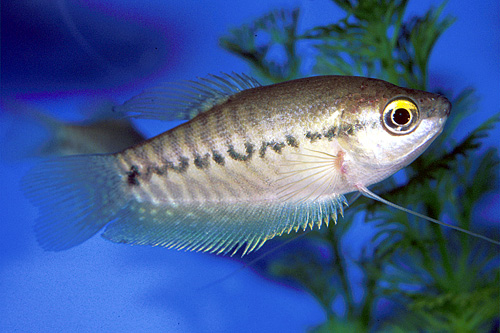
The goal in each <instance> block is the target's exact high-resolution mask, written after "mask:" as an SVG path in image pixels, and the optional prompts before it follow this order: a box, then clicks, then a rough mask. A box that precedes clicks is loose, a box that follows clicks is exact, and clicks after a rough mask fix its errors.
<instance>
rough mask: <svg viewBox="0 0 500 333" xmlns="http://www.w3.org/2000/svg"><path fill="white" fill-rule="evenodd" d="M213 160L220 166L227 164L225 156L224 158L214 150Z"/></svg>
mask: <svg viewBox="0 0 500 333" xmlns="http://www.w3.org/2000/svg"><path fill="white" fill-rule="evenodd" d="M212 159H213V160H214V162H215V163H217V164H219V165H224V164H225V163H226V161H225V160H224V156H222V155H221V154H220V153H219V152H218V151H217V150H212Z"/></svg>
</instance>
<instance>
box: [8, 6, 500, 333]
mask: <svg viewBox="0 0 500 333" xmlns="http://www.w3.org/2000/svg"><path fill="white" fill-rule="evenodd" d="M235 3H236V2H233V1H222V0H217V1H206V2H205V1H195V0H186V1H137V2H136V1H119V0H109V1H106V2H102V1H97V0H96V1H92V0H91V1H85V2H84V1H63V0H61V1H55V2H48V1H47V2H45V1H38V2H17V1H16V2H14V1H12V2H8V3H5V2H2V4H1V6H2V8H1V33H2V36H1V50H2V57H1V61H2V62H1V80H2V81H1V97H2V99H4V98H9V99H11V98H15V99H18V100H21V101H30V102H32V103H36V104H35V105H41V106H43V107H44V108H45V109H46V110H49V112H51V113H52V114H54V115H57V116H59V117H61V118H64V119H74V118H78V117H82V116H81V115H76V116H75V110H79V109H81V108H85V106H86V105H88V104H89V103H90V101H93V100H95V99H99V98H109V99H112V100H114V101H116V102H123V101H124V100H126V99H127V98H129V97H131V96H133V95H134V94H136V93H138V92H140V91H141V90H143V89H144V88H145V87H148V86H152V85H155V84H158V83H160V82H164V81H176V80H182V79H191V78H194V77H196V76H204V75H206V74H207V73H219V72H221V71H224V72H231V71H235V72H248V70H249V67H248V66H247V65H246V64H245V63H244V62H243V61H242V60H240V59H239V58H236V57H235V56H233V55H231V54H229V53H228V52H226V51H224V50H222V49H221V48H220V47H219V46H218V42H217V41H218V38H219V37H221V36H223V35H225V34H226V33H227V32H228V31H229V29H230V28H234V27H239V26H240V25H241V24H243V23H249V22H251V21H252V20H253V19H254V18H256V17H258V16H261V15H263V14H265V13H267V12H268V11H269V10H272V9H275V8H281V7H285V8H293V6H299V7H300V8H301V9H302V15H303V16H302V21H301V26H302V28H307V27H312V26H314V25H315V24H318V23H328V22H332V21H333V20H335V19H336V18H339V17H340V15H341V14H340V12H339V11H338V10H337V9H336V8H335V7H334V6H333V5H332V4H331V2H329V1H327V0H322V1H307V0H304V1H298V0H297V1H294V2H293V4H290V3H289V2H288V1H278V0H272V1H269V0H268V1H262V0H261V1H239V2H238V5H237V6H236V5H235ZM434 3H435V2H434V1H430V0H429V1H413V2H410V4H409V10H408V14H409V15H410V14H422V13H424V12H425V10H427V8H429V6H430V5H432V4H434ZM444 13H445V14H451V15H453V16H455V17H457V21H456V22H455V23H454V24H453V25H452V26H451V28H449V30H448V31H447V32H445V33H444V34H443V36H442V37H441V39H440V40H439V41H438V43H437V45H436V47H435V49H434V52H433V54H432V57H431V63H430V69H429V72H430V84H431V87H432V88H442V89H446V90H453V91H454V92H458V91H460V90H462V89H463V88H465V87H469V86H470V87H474V88H476V89H477V92H478V94H479V97H480V98H481V100H480V104H479V105H480V108H479V111H478V112H477V114H475V116H474V117H473V118H471V119H468V121H467V122H465V123H464V124H462V125H461V126H460V127H459V130H460V133H459V134H458V136H457V139H458V138H460V136H463V135H465V134H466V133H468V131H470V129H471V128H475V127H476V126H477V125H479V124H480V123H481V122H482V121H484V120H485V119H486V118H488V117H489V115H491V114H492V113H493V112H498V111H499V110H500V108H499V107H498V105H499V104H498V98H499V96H500V62H498V54H500V20H499V17H500V4H499V2H498V1H496V0H487V1H480V2H474V3H471V2H469V1H465V0H460V1H458V0H457V1H450V2H449V3H448V4H447V5H446V7H445V9H444ZM10 120H11V119H10V117H8V116H7V115H6V114H5V112H4V110H2V113H0V140H1V141H0V142H1V145H2V149H5V150H10V149H16V146H15V145H13V142H11V141H9V135H8V133H9V132H8V129H9V130H11V127H9V126H10V125H11V124H12V123H11V121H10ZM138 125H139V127H140V128H141V129H142V130H144V131H145V133H147V134H148V135H153V134H155V133H158V132H160V131H163V130H165V129H167V128H168V127H169V126H170V125H169V124H161V123H160V124H158V123H155V122H152V121H141V122H138ZM14 130H17V129H14ZM18 130H19V131H23V130H24V131H25V132H26V135H25V140H26V141H27V142H29V141H30V140H31V141H32V140H36V139H35V138H36V137H37V136H36V133H32V132H30V131H26V129H23V128H19V129H18ZM493 133H494V135H493V136H492V137H489V138H487V139H486V140H485V145H486V146H488V145H489V146H491V145H497V146H498V139H499V138H500V130H499V128H498V127H497V128H496V129H495V130H494V132H493ZM34 162H35V160H27V161H17V162H13V161H5V160H1V161H0V175H1V179H2V182H1V191H0V203H1V209H0V212H1V214H0V314H1V315H0V331H1V332H13V331H18V332H58V331H59V332H61V331H75V332H118V331H128V332H143V331H148V332H200V331H205V332H209V331H210V332H230V331H240V332H250V331H252V332H254V331H262V332H301V331H304V330H305V329H306V328H307V327H310V326H312V325H315V324H319V323H321V322H322V321H324V320H325V314H324V313H323V312H322V309H321V307H320V306H319V304H318V303H317V302H316V301H315V300H314V299H313V298H312V297H311V296H310V295H309V294H307V293H305V292H302V291H300V290H297V289H294V288H291V287H289V286H286V285H281V284H277V283H274V282H272V281H269V280H266V279H265V278H262V277H260V276H259V275H258V274H255V273H254V272H253V271H252V270H250V269H245V270H243V271H240V272H239V273H237V274H235V275H233V276H232V277H230V278H228V279H227V280H225V281H223V282H220V283H216V284H213V285H209V284H211V283H212V282H214V281H216V280H217V279H219V278H221V277H223V276H225V275H226V274H228V273H231V272H233V271H234V270H236V269H238V268H239V267H240V266H241V264H240V263H239V262H238V261H236V260H232V259H228V258H222V257H215V256H212V255H207V254H201V253H184V252H178V251H173V250H167V249H162V248H148V247H130V246H123V245H117V244H113V243H110V242H107V241H105V240H103V239H102V238H100V237H94V238H92V239H91V240H89V241H87V242H85V243H84V244H82V245H80V246H78V247H75V248H73V249H70V250H68V251H64V252H58V253H53V252H45V251H43V250H42V249H41V248H40V247H38V245H37V244H36V241H35V239H34V235H33V233H32V225H33V221H34V218H35V216H36V213H37V212H36V209H35V208H34V207H32V206H31V205H30V204H29V202H28V201H27V200H26V199H25V198H24V197H23V195H22V193H21V192H20V191H19V187H18V183H19V180H20V178H21V177H22V175H23V174H24V173H25V172H26V171H27V170H28V169H29V168H30V167H32V166H33V165H34ZM499 203H500V195H492V196H491V198H490V199H489V201H488V202H486V203H485V205H484V207H483V208H484V209H483V210H482V211H484V212H486V213H482V215H481V218H482V219H485V220H488V219H490V220H493V217H492V216H495V214H497V215H496V216H498V213H499V212H498V205H499ZM339 223H342V221H340V222H339ZM423 223H427V222H423ZM330 227H334V226H330ZM350 237H351V238H352V240H353V242H354V243H355V244H354V245H353V244H352V243H351V242H349V246H347V245H346V246H345V251H346V252H350V251H354V252H355V251H356V245H357V246H358V248H359V242H362V241H367V240H368V239H369V238H368V237H367V235H366V234H365V233H364V232H363V229H362V227H361V226H360V228H359V234H357V235H351V236H350ZM355 241H357V242H358V244H356V242H355ZM207 285H209V286H208V287H206V288H202V287H204V286H207ZM358 296H359V295H358ZM359 297H361V296H359ZM338 307H339V310H341V308H342V305H339V306H338Z"/></svg>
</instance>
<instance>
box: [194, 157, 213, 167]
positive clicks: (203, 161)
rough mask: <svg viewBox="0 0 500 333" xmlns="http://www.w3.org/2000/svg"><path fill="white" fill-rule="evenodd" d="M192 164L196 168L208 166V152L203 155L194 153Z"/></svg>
mask: <svg viewBox="0 0 500 333" xmlns="http://www.w3.org/2000/svg"><path fill="white" fill-rule="evenodd" d="M194 165H195V166H196V167H197V168H198V169H206V168H208V167H209V166H210V154H208V153H207V154H205V155H203V156H201V155H199V154H196V157H195V158H194Z"/></svg>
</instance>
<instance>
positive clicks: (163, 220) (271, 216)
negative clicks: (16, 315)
mask: <svg viewBox="0 0 500 333" xmlns="http://www.w3.org/2000/svg"><path fill="white" fill-rule="evenodd" d="M393 105H394V106H393ZM408 105H409V106H408ZM449 110H450V104H449V102H448V101H447V100H446V99H445V98H444V97H442V96H439V95H436V94H431V93H428V92H423V91H418V90H411V89H406V88H401V87H397V86H394V85H392V84H390V83H387V82H384V81H380V80H376V79H369V78H361V77H345V76H322V77H311V78H305V79H299V80H293V81H287V82H283V83H279V84H274V85H270V86H260V85H258V83H257V82H256V81H255V80H253V79H251V78H248V77H246V76H243V75H237V74H234V75H232V76H231V75H224V76H223V77H219V76H211V77H209V78H206V79H200V80H199V81H190V82H189V83H185V84H182V85H179V86H175V87H174V88H172V89H170V90H169V89H163V88H161V89H154V90H151V91H146V92H144V93H143V94H141V95H139V96H137V97H135V98H133V99H131V100H130V101H128V102H126V103H125V104H124V105H123V106H122V107H120V108H119V109H118V110H117V111H118V112H123V113H126V114H131V115H133V116H136V117H140V116H141V115H144V117H147V118H152V117H156V118H158V119H164V120H172V119H179V118H181V119H184V120H187V122H186V123H184V124H181V125H179V126H177V127H175V128H173V129H171V130H169V131H167V132H165V133H163V134H160V135H159V136H157V137H155V138H152V139H149V140H147V141H145V142H143V143H140V144H138V145H136V146H133V147H130V148H128V149H126V150H124V151H123V152H120V153H116V154H110V155H93V156H92V155H91V156H77V157H69V158H67V159H59V160H53V161H51V162H45V163H42V165H41V167H39V168H36V169H34V170H33V171H31V172H30V173H29V174H28V175H27V176H26V177H25V179H24V181H23V183H24V187H25V189H26V192H27V195H28V197H29V198H31V200H32V201H33V202H34V203H35V204H36V205H38V206H39V207H40V217H39V218H38V220H37V230H39V232H38V233H37V238H38V241H39V243H40V244H41V245H42V247H44V248H46V249H49V250H62V249H66V248H69V247H72V246H75V245H77V244H79V243H81V242H82V241H84V240H85V239H87V238H89V237H91V236H92V235H93V234H95V233H97V232H99V230H101V229H103V228H105V230H104V232H103V233H102V236H103V237H104V238H106V239H108V240H111V241H113V242H117V243H127V244H134V245H152V246H164V247H169V248H177V249H185V250H196V251H209V252H215V253H229V254H234V253H236V252H237V251H239V250H240V249H241V251H242V253H243V254H245V253H248V252H250V251H254V250H256V249H258V248H259V247H261V246H262V245H263V244H264V243H265V242H266V241H267V240H269V239H271V238H273V237H275V236H278V235H281V234H283V233H289V232H291V231H292V230H294V231H297V230H299V229H303V230H305V229H306V228H308V227H309V228H313V227H314V226H317V227H318V228H319V227H320V226H321V225H322V224H327V225H328V223H329V222H330V221H334V222H336V221H337V213H340V214H342V211H343V206H344V205H346V200H345V198H344V194H346V193H349V192H353V191H358V190H363V191H364V189H366V187H367V186H369V185H371V184H373V183H376V182H378V181H380V180H383V179H385V178H387V177H388V176H390V175H392V174H393V173H395V172H396V171H398V170H399V169H401V168H403V167H404V166H406V165H408V164H409V163H411V162H412V161H413V160H414V159H415V158H416V157H417V156H418V155H419V154H421V153H422V152H423V151H424V150H425V148H427V146H428V145H429V144H430V143H431V142H432V141H433V140H434V138H435V137H436V136H437V135H438V134H439V133H440V132H441V130H442V127H443V126H444V123H445V121H446V118H447V116H448V114H449ZM396 111H398V112H399V114H403V117H399V118H397V119H398V120H400V121H399V123H398V122H396V121H395V120H394V119H395V118H394V117H395V116H394V112H396ZM405 119H408V121H407V123H406V121H405ZM409 119H411V120H412V121H409ZM73 160H74V161H73ZM75 161H76V162H78V163H75ZM54 167H55V168H57V169H58V170H62V171H63V172H57V173H54V172H53V169H54ZM82 173H85V177H84V176H82ZM68 183H69V184H71V186H70V188H69V189H68V192H69V195H71V198H72V199H71V200H74V201H76V200H78V201H79V202H85V203H87V205H85V204H79V206H78V209H75V210H72V209H71V205H66V203H65V202H66V201H67V198H65V197H64V195H61V193H60V192H59V191H56V190H55V189H57V188H58V186H60V185H62V184H64V185H66V186H67V184H68ZM40 196H44V197H46V198H48V200H45V201H43V202H42V201H40V200H38V199H37V198H39V197H40ZM103 199H105V200H104V201H103ZM99 200H100V201H99ZM104 202H105V204H104ZM89 217H91V218H89ZM62 226H64V227H62ZM82 226H85V232H84V233H82V231H81V227H82Z"/></svg>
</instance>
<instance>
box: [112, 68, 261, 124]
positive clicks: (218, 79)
mask: <svg viewBox="0 0 500 333" xmlns="http://www.w3.org/2000/svg"><path fill="white" fill-rule="evenodd" d="M260 86H261V84H260V83H259V82H258V81H257V80H256V79H254V78H252V77H250V76H248V75H245V74H237V73H234V72H233V73H232V74H226V73H221V76H217V75H213V74H210V75H208V77H206V78H198V79H197V80H189V81H181V82H178V83H167V84H164V85H161V86H159V87H155V88H152V89H149V90H146V91H144V92H143V93H141V94H140V95H138V96H135V97H133V98H132V99H130V100H128V101H127V102H125V103H124V104H123V105H120V106H117V107H115V109H114V110H115V111H116V112H118V113H121V114H122V115H123V116H126V117H132V118H146V119H156V120H165V121H172V120H189V119H193V118H194V117H196V116H197V115H198V114H200V113H202V112H205V111H207V110H210V109H211V108H212V107H213V106H215V105H218V104H221V103H224V102H225V101H226V100H227V99H228V98H229V97H230V96H232V95H234V94H236V93H238V92H240V91H243V90H246V89H250V88H255V87H260Z"/></svg>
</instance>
